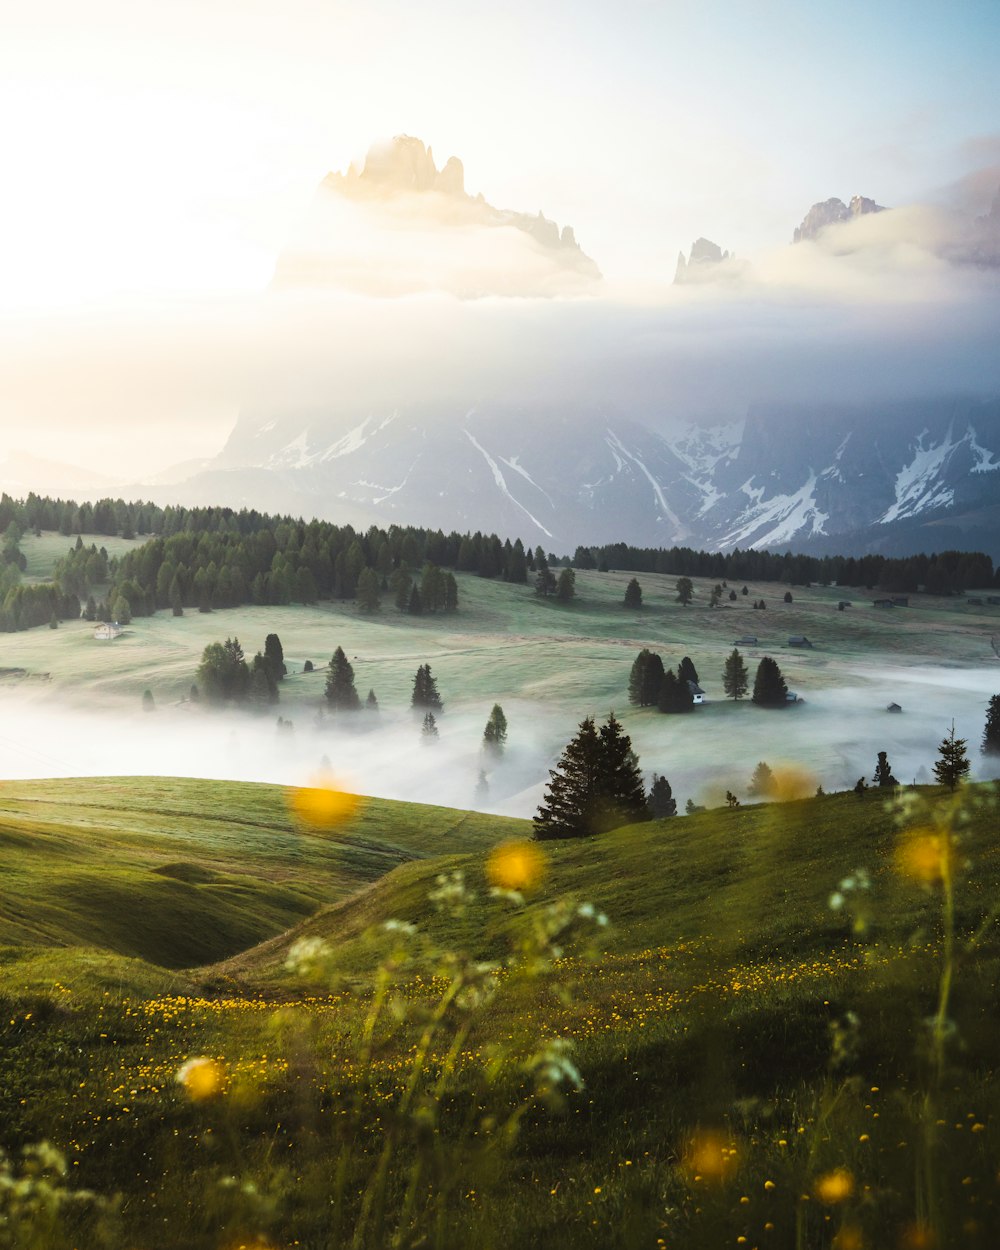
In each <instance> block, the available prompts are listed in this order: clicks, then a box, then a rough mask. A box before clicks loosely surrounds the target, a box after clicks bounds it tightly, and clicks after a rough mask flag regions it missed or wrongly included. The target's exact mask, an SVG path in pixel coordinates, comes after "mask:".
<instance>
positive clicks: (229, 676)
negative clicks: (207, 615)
mask: <svg viewBox="0 0 1000 1250" xmlns="http://www.w3.org/2000/svg"><path fill="white" fill-rule="evenodd" d="M287 671H288V670H287V668H286V666H285V662H284V652H283V649H282V646H281V640H280V639H279V638H278V635H277V634H268V635H267V638H266V639H265V641H264V650H263V651H258V652H257V654H256V655H255V656H254V657H253V659H252V660H251V661H250V662H249V663H248V662H247V659H246V656H245V655H244V652H243V648H242V646H241V645H240V640H239V639H238V638H227V639H226V641H225V642H210V643H209V644H208V646H207V647H206V648H205V650H204V651H203V652H202V656H201V663H200V664H199V665H198V672H197V681H196V685H195V686H194V687H193V688H192V693H193V694H195V693H196V694H197V695H198V697H203V698H204V699H205V701H206V702H208V703H213V704H216V705H223V704H235V705H237V706H240V705H243V704H247V705H250V706H252V707H255V708H257V709H260V710H262V709H264V708H266V707H268V706H270V705H271V704H274V703H277V702H278V683H279V682H281V681H282V680H283V679H284V677H285V674H286V673H287Z"/></svg>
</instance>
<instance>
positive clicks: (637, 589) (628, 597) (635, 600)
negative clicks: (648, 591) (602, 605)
mask: <svg viewBox="0 0 1000 1250" xmlns="http://www.w3.org/2000/svg"><path fill="white" fill-rule="evenodd" d="M623 606H624V607H626V608H641V607H642V587H641V586H640V585H639V583H638V581H637V580H636V579H635V578H634V577H633V578H632V580H631V581H630V582H629V584H628V585H627V586H626V587H625V599H624V601H623Z"/></svg>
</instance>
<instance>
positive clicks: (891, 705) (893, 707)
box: [885, 703, 903, 712]
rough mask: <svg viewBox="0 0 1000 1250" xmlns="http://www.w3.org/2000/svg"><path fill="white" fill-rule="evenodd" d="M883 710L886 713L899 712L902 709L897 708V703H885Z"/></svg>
mask: <svg viewBox="0 0 1000 1250" xmlns="http://www.w3.org/2000/svg"><path fill="white" fill-rule="evenodd" d="M885 710H886V711H887V712H901V711H902V710H903V709H902V708H901V707H900V706H899V704H898V703H887V704H886V705H885Z"/></svg>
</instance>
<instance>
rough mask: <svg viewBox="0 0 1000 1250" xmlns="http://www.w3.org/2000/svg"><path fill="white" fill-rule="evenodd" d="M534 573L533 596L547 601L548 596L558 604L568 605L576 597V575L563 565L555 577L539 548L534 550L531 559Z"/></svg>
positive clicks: (567, 566) (547, 560)
mask: <svg viewBox="0 0 1000 1250" xmlns="http://www.w3.org/2000/svg"><path fill="white" fill-rule="evenodd" d="M533 564H534V572H535V594H536V595H541V596H542V598H544V599H547V598H548V597H549V596H550V595H551V596H553V597H554V598H556V599H557V600H558V601H559V602H560V603H568V602H569V601H570V599H572V598H574V597H575V595H576V574H575V573H574V572H573V570H572V569H571V568H570V567H569V565H564V566H563V567H562V569H560V571H559V576H558V577H556V575H555V573H553V572H552V568H551V565H550V564H549V559H548V557H547V556H546V554H545V552H544V551H543V550H542V549H541V547H536V548H535V554H534V557H533Z"/></svg>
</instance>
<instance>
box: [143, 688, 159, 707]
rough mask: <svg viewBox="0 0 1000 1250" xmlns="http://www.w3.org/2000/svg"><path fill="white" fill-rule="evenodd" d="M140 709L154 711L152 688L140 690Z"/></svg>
mask: <svg viewBox="0 0 1000 1250" xmlns="http://www.w3.org/2000/svg"><path fill="white" fill-rule="evenodd" d="M142 710H143V711H144V712H155V711H156V702H155V701H154V699H153V692H152V690H144V691H143V692H142Z"/></svg>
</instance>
